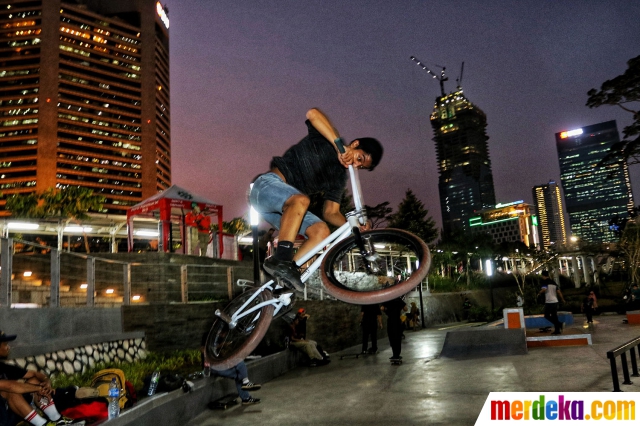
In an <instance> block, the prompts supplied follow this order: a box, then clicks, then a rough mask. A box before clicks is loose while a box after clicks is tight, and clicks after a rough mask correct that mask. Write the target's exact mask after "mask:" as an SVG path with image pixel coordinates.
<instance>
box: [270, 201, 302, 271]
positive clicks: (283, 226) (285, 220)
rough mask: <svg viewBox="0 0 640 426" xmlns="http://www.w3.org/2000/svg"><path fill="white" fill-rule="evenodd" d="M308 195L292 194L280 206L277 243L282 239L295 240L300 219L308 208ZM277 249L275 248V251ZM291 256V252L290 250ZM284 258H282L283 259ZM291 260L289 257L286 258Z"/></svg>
mask: <svg viewBox="0 0 640 426" xmlns="http://www.w3.org/2000/svg"><path fill="white" fill-rule="evenodd" d="M309 203H310V200H309V197H307V196H306V195H304V194H295V195H292V196H291V197H289V198H288V199H287V201H285V203H284V205H283V206H282V217H281V218H280V232H279V234H278V245H279V244H280V243H281V242H282V241H291V242H294V241H295V240H296V236H297V235H298V230H299V229H300V225H302V219H303V218H304V214H305V213H306V212H307V209H308V208H309ZM277 251H278V250H276V252H277ZM292 257H293V252H292ZM283 260H284V259H283ZM286 260H291V259H286Z"/></svg>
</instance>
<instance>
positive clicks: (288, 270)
mask: <svg viewBox="0 0 640 426" xmlns="http://www.w3.org/2000/svg"><path fill="white" fill-rule="evenodd" d="M262 267H263V268H264V270H265V271H266V272H267V273H268V274H269V275H271V276H272V277H274V278H276V279H279V280H282V281H283V282H284V283H285V285H287V286H289V287H293V288H295V289H296V290H297V291H304V286H303V285H302V281H301V280H300V271H299V270H298V266H297V265H296V264H295V262H291V261H287V260H280V259H276V258H274V257H273V256H271V257H267V258H266V259H265V261H264V264H263V265H262Z"/></svg>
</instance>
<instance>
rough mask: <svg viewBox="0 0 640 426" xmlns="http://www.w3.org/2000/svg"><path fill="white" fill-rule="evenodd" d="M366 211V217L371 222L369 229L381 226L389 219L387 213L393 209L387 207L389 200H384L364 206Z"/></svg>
mask: <svg viewBox="0 0 640 426" xmlns="http://www.w3.org/2000/svg"><path fill="white" fill-rule="evenodd" d="M364 208H365V210H366V211H367V219H369V222H370V223H371V229H376V228H382V227H383V225H385V224H386V223H387V222H388V220H389V215H390V214H391V212H392V211H393V209H392V208H391V207H389V202H388V201H385V202H384V203H380V204H378V205H375V206H373V207H371V206H367V205H365V206H364Z"/></svg>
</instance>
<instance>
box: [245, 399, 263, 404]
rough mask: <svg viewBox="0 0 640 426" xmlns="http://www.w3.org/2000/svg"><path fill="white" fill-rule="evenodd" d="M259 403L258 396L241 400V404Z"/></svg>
mask: <svg viewBox="0 0 640 426" xmlns="http://www.w3.org/2000/svg"><path fill="white" fill-rule="evenodd" d="M251 404H260V399H259V398H248V399H243V400H242V405H251Z"/></svg>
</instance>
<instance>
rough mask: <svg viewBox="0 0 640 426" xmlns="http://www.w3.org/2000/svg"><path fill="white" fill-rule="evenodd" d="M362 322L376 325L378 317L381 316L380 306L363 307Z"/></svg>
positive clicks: (361, 310)
mask: <svg viewBox="0 0 640 426" xmlns="http://www.w3.org/2000/svg"><path fill="white" fill-rule="evenodd" d="M360 312H362V314H363V315H362V322H366V323H375V322H376V318H377V317H378V315H381V314H382V313H381V312H380V305H362V308H361V309H360Z"/></svg>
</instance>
